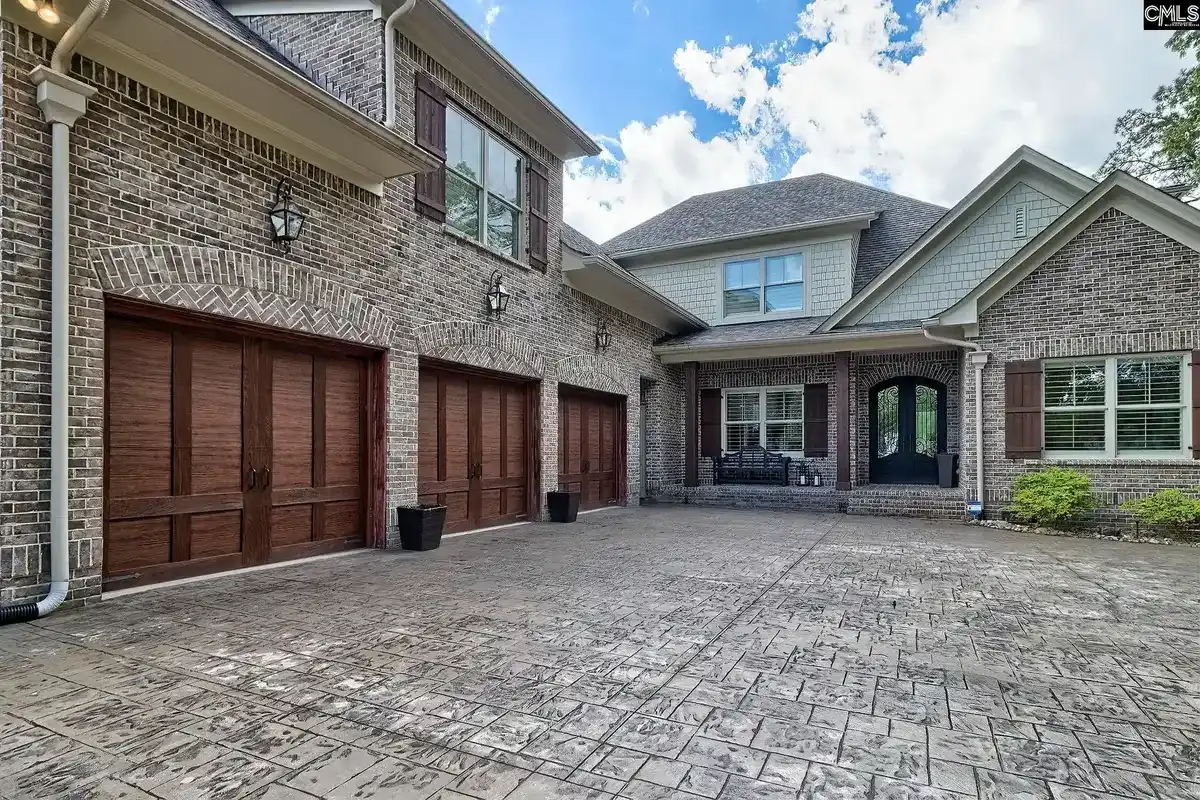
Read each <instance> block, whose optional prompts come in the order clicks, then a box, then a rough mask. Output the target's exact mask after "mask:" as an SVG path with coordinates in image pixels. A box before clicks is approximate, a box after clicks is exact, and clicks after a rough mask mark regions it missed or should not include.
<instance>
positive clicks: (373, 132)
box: [98, 0, 442, 177]
mask: <svg viewBox="0 0 1200 800" xmlns="http://www.w3.org/2000/svg"><path fill="white" fill-rule="evenodd" d="M129 2H130V4H131V5H134V6H138V7H140V8H142V9H144V10H145V11H146V12H147V13H150V14H153V15H155V16H157V17H158V18H159V19H164V20H169V21H170V22H171V23H172V24H173V25H174V26H175V27H176V28H177V29H179V30H183V31H186V32H187V33H188V34H189V35H191V36H192V37H193V38H194V39H196V40H198V41H201V42H203V43H204V45H205V46H206V47H208V48H210V49H211V50H213V51H218V52H223V53H224V54H225V55H226V56H228V57H230V58H231V59H237V60H240V61H241V62H243V63H244V64H246V66H247V67H248V68H250V69H253V70H255V71H257V72H260V73H265V74H268V75H270V76H271V77H272V78H274V79H275V80H276V81H277V82H278V83H279V85H280V88H281V89H285V90H287V91H289V92H290V93H291V94H292V95H293V96H296V97H297V98H298V99H303V100H304V101H305V102H308V103H309V104H311V105H316V106H320V107H322V108H323V109H324V110H325V111H326V112H327V113H329V115H330V116H332V117H335V118H337V119H338V120H339V121H340V122H342V123H343V124H344V125H346V127H347V128H350V129H353V130H355V131H357V132H358V133H359V134H360V135H362V136H364V137H366V138H368V139H370V140H372V141H373V142H374V143H376V144H377V145H378V146H380V147H384V148H386V149H388V150H391V151H392V152H394V153H396V154H398V155H399V156H401V158H403V160H405V161H407V162H409V163H410V164H412V165H413V166H414V167H416V168H417V169H416V171H418V172H419V171H421V170H432V169H437V168H438V167H440V166H441V163H442V162H441V161H440V160H438V159H436V158H434V157H433V156H431V155H429V154H428V153H426V152H425V151H424V150H422V149H421V148H419V147H417V146H416V144H414V143H412V142H409V141H407V140H405V139H404V138H403V137H401V136H399V135H397V134H395V133H393V132H391V131H389V130H388V129H387V128H385V127H383V125H381V124H379V123H378V122H375V121H374V120H372V119H369V118H368V117H365V116H363V115H362V114H360V113H359V112H358V111H356V110H355V109H353V108H350V107H349V106H347V105H346V104H345V103H343V102H342V101H340V100H338V99H337V98H336V97H334V96H333V95H331V94H329V93H328V92H326V91H325V90H324V89H322V88H321V87H319V86H317V85H316V84H314V83H313V82H312V81H310V80H308V79H307V78H305V77H304V76H303V75H300V74H298V73H296V72H294V71H293V70H291V69H288V68H287V67H285V66H283V65H282V64H279V63H277V62H275V61H273V60H272V59H269V58H266V57H265V56H262V55H261V54H259V53H257V52H254V51H253V50H250V49H249V48H247V47H244V46H243V45H241V44H240V43H239V42H236V41H235V40H233V39H231V38H230V37H229V36H227V35H226V34H225V33H224V32H223V31H220V30H218V29H217V28H215V27H214V26H212V25H211V24H209V23H208V22H207V21H206V20H203V19H201V18H200V17H198V16H196V15H195V14H193V13H192V12H191V11H188V10H187V9H185V8H184V7H182V6H180V5H178V4H177V3H175V2H173V0H129ZM98 38H99V37H98ZM106 43H107V44H109V46H114V47H115V48H117V49H120V50H124V51H125V52H126V54H127V55H130V56H134V57H136V54H134V53H132V51H130V50H129V48H127V47H125V46H124V45H122V44H120V43H118V42H115V41H113V40H112V39H108V40H107V42H106ZM196 85H197V86H199V84H196ZM292 135H293V136H294V135H295V134H294V133H293V134H292ZM384 177H395V176H390V175H389V176H384Z"/></svg>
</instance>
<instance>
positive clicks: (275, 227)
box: [268, 178, 305, 253]
mask: <svg viewBox="0 0 1200 800" xmlns="http://www.w3.org/2000/svg"><path fill="white" fill-rule="evenodd" d="M268 216H269V217H270V219H271V241H273V242H275V244H277V245H279V246H280V248H282V249H283V252H285V253H286V252H288V251H290V250H291V249H292V242H294V241H296V240H297V239H299V238H300V231H302V230H303V229H304V221H305V216H304V214H303V213H301V212H300V210H299V209H298V208H296V203H295V201H294V200H293V199H292V182H291V181H290V180H288V179H287V178H280V179H279V184H278V185H277V186H276V187H275V205H273V206H271V212H270V214H269V215H268Z"/></svg>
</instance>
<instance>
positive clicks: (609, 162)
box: [566, 113, 766, 241]
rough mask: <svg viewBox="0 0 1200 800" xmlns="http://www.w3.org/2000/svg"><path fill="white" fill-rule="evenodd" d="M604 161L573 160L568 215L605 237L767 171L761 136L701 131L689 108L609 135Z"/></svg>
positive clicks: (569, 166) (569, 168)
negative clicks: (702, 134) (696, 196)
mask: <svg viewBox="0 0 1200 800" xmlns="http://www.w3.org/2000/svg"><path fill="white" fill-rule="evenodd" d="M599 143H600V144H601V147H602V148H603V152H602V153H601V155H600V159H599V161H600V163H599V164H586V163H584V162H578V161H577V162H573V163H570V164H567V168H566V182H567V189H566V192H567V197H566V218H567V222H569V223H571V224H572V225H574V226H576V227H577V228H579V229H580V230H582V231H584V232H585V233H587V234H588V235H589V236H591V237H592V238H594V239H597V240H599V241H603V240H605V239H609V238H612V237H613V236H614V235H616V234H617V233H620V232H621V231H622V230H624V229H626V228H628V227H629V226H630V224H632V223H631V221H637V220H643V219H646V218H648V217H650V216H653V215H654V214H657V213H658V212H659V211H661V210H663V209H664V208H668V207H669V206H672V205H674V204H675V203H678V202H679V201H681V200H684V199H686V198H688V197H690V196H692V195H693V194H700V193H702V192H710V191H714V190H717V189H728V188H731V187H733V186H741V185H743V184H745V183H747V182H748V181H750V180H754V179H756V178H759V177H761V176H763V175H764V174H765V170H766V159H765V157H764V156H763V153H762V146H761V144H760V142H759V140H758V139H757V138H756V137H754V136H738V137H722V136H718V137H714V138H712V139H709V140H708V141H701V140H700V139H699V138H697V137H696V125H695V120H693V119H692V118H691V117H690V116H688V115H687V114H683V113H678V114H670V115H667V116H664V117H660V118H659V119H658V120H657V121H656V122H655V123H654V124H653V125H650V126H646V125H643V124H642V123H641V122H631V123H629V124H628V125H626V126H625V128H623V129H622V130H621V133H620V136H619V137H617V138H616V139H615V140H614V139H612V138H608V137H605V138H604V140H603V141H602V142H599Z"/></svg>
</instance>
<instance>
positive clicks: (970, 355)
mask: <svg viewBox="0 0 1200 800" xmlns="http://www.w3.org/2000/svg"><path fill="white" fill-rule="evenodd" d="M933 327H935V326H934V325H931V324H929V323H926V324H925V325H922V326H921V332H922V333H923V334H925V338H926V339H929V340H930V341H931V342H938V343H939V344H949V345H953V346H954V347H961V348H963V349H964V350H967V351H968V352H967V359H968V360H969V361H970V362H971V363H972V364H973V365H974V366H975V499H976V500H977V501H978V502H979V514H980V516H982V515H983V367H984V365H985V364H987V362H988V355H989V353H988V352H987V351H985V350H984V349H983V347H982V346H981V345H979V343H977V342H968V341H966V340H965V339H952V338H950V337H949V336H940V335H938V334H936V333H934V332H933V330H932V328H933Z"/></svg>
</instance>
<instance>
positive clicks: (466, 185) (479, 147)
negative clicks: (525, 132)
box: [446, 106, 524, 258]
mask: <svg viewBox="0 0 1200 800" xmlns="http://www.w3.org/2000/svg"><path fill="white" fill-rule="evenodd" d="M523 168H524V165H523V164H522V159H521V156H520V155H518V154H517V153H516V152H515V151H514V150H513V149H512V148H510V147H508V146H507V145H505V144H504V143H503V142H501V141H500V140H499V139H497V138H496V137H495V136H493V135H492V133H491V131H488V130H487V129H485V128H484V127H483V126H482V125H479V124H478V123H476V122H475V121H473V120H471V119H469V118H468V117H466V116H464V115H463V114H462V113H460V112H459V111H458V110H456V109H455V108H453V107H451V106H447V107H446V223H447V224H448V225H450V226H451V227H453V228H455V229H456V230H458V231H459V232H460V233H462V234H463V235H464V236H469V237H471V238H472V239H476V240H478V241H479V242H481V243H482V244H484V245H486V246H487V247H490V248H491V249H493V250H495V251H497V252H500V253H503V254H504V255H506V256H509V257H511V258H518V254H519V253H520V252H521V250H520V245H521V230H522V226H521V217H522V214H523V211H524V209H523V204H522V199H521V192H522V186H521V175H522V169H523Z"/></svg>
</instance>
